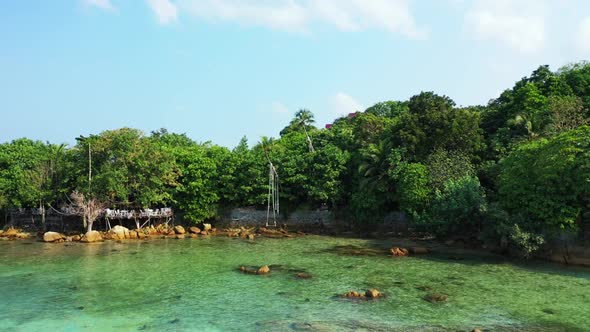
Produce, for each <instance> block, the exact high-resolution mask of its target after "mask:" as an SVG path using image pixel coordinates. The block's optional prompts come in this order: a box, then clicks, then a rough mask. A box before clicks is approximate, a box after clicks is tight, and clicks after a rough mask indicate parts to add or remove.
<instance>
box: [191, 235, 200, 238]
mask: <svg viewBox="0 0 590 332" xmlns="http://www.w3.org/2000/svg"><path fill="white" fill-rule="evenodd" d="M190 237H191V239H196V238H198V237H199V236H198V235H197V234H191V235H190Z"/></svg>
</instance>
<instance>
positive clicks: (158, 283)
mask: <svg viewBox="0 0 590 332" xmlns="http://www.w3.org/2000/svg"><path fill="white" fill-rule="evenodd" d="M23 243H24V242H19V241H14V242H10V243H2V245H0V298H1V300H0V330H6V331H13V330H17V331H19V330H20V331H38V330H54V331H56V330H57V331H94V330H101V331H103V330H129V331H182V330H202V331H228V330H230V331H232V330H233V331H244V330H269V331H347V330H355V331H363V330H366V331H391V330H399V331H412V330H413V331H455V330H465V331H470V330H471V329H473V328H474V327H479V328H482V329H492V330H494V331H516V330H527V331H529V330H530V331H560V330H561V331H576V330H579V331H583V330H585V329H588V328H589V327H590V305H589V303H590V270H589V269H583V268H571V267H563V266H559V265H553V264H545V263H527V264H514V263H510V262H506V261H503V260H502V259H501V258H498V257H487V256H486V257H485V259H484V258H482V257H473V256H471V257H467V256H461V257H457V256H456V255H453V256H452V257H450V258H449V256H448V255H431V256H424V257H416V258H414V257H409V258H407V257H404V258H397V259H396V258H391V257H388V256H387V255H386V252H387V251H386V250H384V249H386V248H387V247H388V246H389V245H390V244H389V243H375V242H371V241H366V240H355V239H341V238H330V237H313V236H311V237H304V238H292V239H261V240H256V242H254V244H252V242H249V241H242V240H239V239H229V238H215V237H211V238H199V239H186V240H172V239H170V240H153V241H130V242H125V243H117V242H105V243H99V244H78V243H72V244H68V245H64V244H45V243H36V242H35V243H32V242H31V241H29V242H28V243H32V244H29V245H23ZM242 265H244V266H262V265H269V266H270V267H271V273H270V274H269V275H248V274H243V273H240V272H239V270H238V268H239V267H240V266H242ZM301 273H304V274H309V278H301V275H299V274H301ZM367 288H378V289H379V290H380V291H382V292H383V293H385V295H386V296H385V297H384V298H383V299H379V300H375V301H350V300H347V299H343V298H341V297H338V296H336V295H338V294H343V293H345V292H348V291H350V290H358V291H363V290H365V289H367ZM432 294H444V295H446V296H447V298H445V300H444V301H429V299H431V295H432Z"/></svg>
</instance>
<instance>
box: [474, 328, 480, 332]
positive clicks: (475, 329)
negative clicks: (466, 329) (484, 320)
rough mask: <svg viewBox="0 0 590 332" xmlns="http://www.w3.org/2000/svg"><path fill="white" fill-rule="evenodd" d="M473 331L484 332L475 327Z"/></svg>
mask: <svg viewBox="0 0 590 332" xmlns="http://www.w3.org/2000/svg"><path fill="white" fill-rule="evenodd" d="M471 332H482V331H481V330H480V329H478V328H474V329H473V330H471Z"/></svg>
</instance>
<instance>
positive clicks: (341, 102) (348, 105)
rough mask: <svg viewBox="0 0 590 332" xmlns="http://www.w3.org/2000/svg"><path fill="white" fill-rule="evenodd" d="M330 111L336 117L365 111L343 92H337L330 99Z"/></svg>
mask: <svg viewBox="0 0 590 332" xmlns="http://www.w3.org/2000/svg"><path fill="white" fill-rule="evenodd" d="M332 109H333V111H334V113H335V114H336V115H346V114H348V113H354V112H362V111H364V110H365V107H363V106H362V105H361V104H360V103H359V102H358V101H356V100H355V99H354V98H353V97H351V96H349V95H347V94H346V93H344V92H338V93H337V94H336V95H335V96H333V97H332Z"/></svg>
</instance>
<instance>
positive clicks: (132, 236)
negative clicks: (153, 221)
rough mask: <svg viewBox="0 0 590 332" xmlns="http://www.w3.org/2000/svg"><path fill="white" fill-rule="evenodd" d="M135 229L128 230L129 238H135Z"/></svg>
mask: <svg viewBox="0 0 590 332" xmlns="http://www.w3.org/2000/svg"><path fill="white" fill-rule="evenodd" d="M137 237H138V236H137V231H129V238H130V239H134V240H135V239H137Z"/></svg>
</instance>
